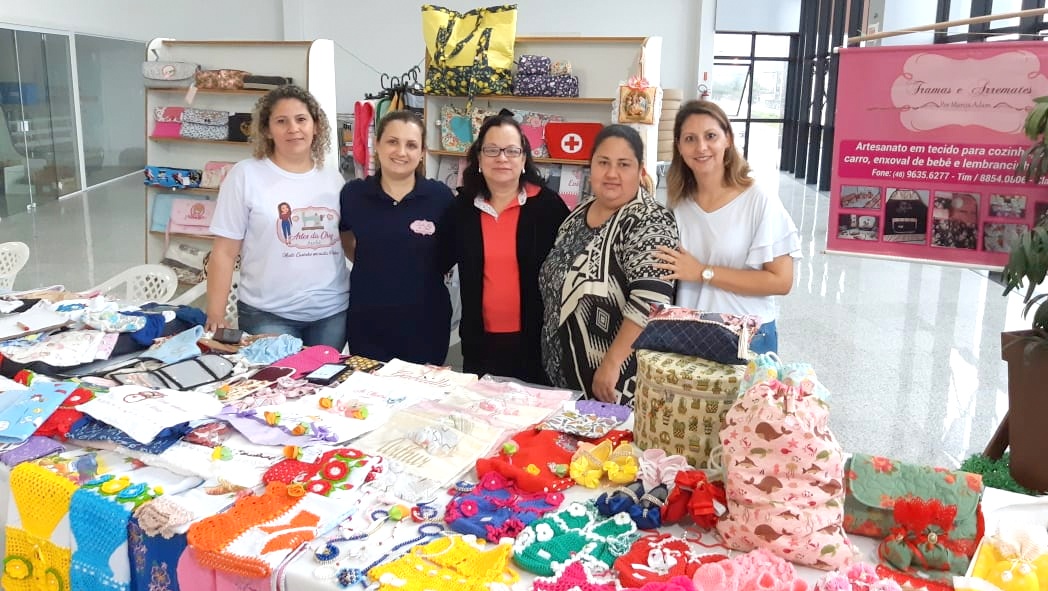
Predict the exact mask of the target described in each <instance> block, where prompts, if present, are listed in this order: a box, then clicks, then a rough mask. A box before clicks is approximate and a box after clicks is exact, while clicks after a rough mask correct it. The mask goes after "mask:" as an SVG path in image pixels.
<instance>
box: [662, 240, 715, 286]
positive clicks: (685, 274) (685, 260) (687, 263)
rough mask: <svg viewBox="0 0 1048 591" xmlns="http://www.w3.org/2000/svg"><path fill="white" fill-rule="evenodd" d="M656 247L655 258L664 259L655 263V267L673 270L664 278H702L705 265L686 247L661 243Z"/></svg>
mask: <svg viewBox="0 0 1048 591" xmlns="http://www.w3.org/2000/svg"><path fill="white" fill-rule="evenodd" d="M655 248H656V251H655V253H654V254H655V258H657V259H659V260H660V261H662V262H661V263H655V268H657V269H668V270H669V271H671V273H670V274H669V275H667V276H665V277H663V279H677V280H679V281H699V280H701V279H702V270H703V268H705V265H703V264H702V263H700V262H699V261H698V259H696V258H695V257H693V256H691V253H689V252H688V251H686V250H684V247H677V248H676V249H673V248H670V247H668V246H663V245H661V244H660V245H658V246H656V247H655Z"/></svg>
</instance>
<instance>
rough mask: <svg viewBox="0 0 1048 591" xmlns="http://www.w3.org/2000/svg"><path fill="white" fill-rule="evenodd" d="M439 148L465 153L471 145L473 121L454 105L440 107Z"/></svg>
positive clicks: (467, 114)
mask: <svg viewBox="0 0 1048 591" xmlns="http://www.w3.org/2000/svg"><path fill="white" fill-rule="evenodd" d="M438 123H439V124H440V146H441V147H442V148H444V149H445V150H447V151H448V152H465V151H466V150H467V149H469V145H470V144H471V143H473V121H472V118H471V117H470V115H469V113H467V112H465V111H463V110H462V109H459V108H458V107H456V106H455V105H450V104H445V105H441V106H440V121H438Z"/></svg>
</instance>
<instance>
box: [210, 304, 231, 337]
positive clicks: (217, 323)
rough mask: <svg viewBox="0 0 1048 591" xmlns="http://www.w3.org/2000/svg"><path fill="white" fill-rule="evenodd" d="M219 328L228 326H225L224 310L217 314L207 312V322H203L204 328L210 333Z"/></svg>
mask: <svg viewBox="0 0 1048 591" xmlns="http://www.w3.org/2000/svg"><path fill="white" fill-rule="evenodd" d="M220 328H228V327H227V326H226V314H225V310H223V311H222V312H221V313H219V314H208V315H207V322H206V323H204V330H205V331H207V332H209V333H211V334H215V331H217V330H218V329H220Z"/></svg>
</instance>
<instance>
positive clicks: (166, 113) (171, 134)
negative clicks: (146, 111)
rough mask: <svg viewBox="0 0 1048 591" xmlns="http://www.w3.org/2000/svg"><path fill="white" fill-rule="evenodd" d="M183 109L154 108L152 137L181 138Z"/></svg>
mask: <svg viewBox="0 0 1048 591" xmlns="http://www.w3.org/2000/svg"><path fill="white" fill-rule="evenodd" d="M184 110H185V109H184V108H183V107H156V108H155V109H153V120H154V121H155V123H154V124H153V133H152V137H158V138H176V137H181V135H180V134H181V131H182V111H184Z"/></svg>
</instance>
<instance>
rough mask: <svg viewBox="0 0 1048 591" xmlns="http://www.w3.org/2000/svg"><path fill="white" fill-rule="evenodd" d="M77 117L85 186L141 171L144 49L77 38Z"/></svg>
mask: <svg viewBox="0 0 1048 591" xmlns="http://www.w3.org/2000/svg"><path fill="white" fill-rule="evenodd" d="M75 42H76V65H77V74H78V76H79V80H78V83H79V88H80V116H81V120H82V121H83V124H84V168H85V169H86V173H87V184H88V186H90V185H96V184H98V183H101V182H103V181H107V180H110V179H114V178H117V177H120V176H123V175H125V174H128V173H131V172H135V171H138V170H141V169H142V168H143V167H145V161H146V154H145V148H144V147H143V138H144V137H145V121H144V120H143V118H142V116H141V115H134V113H135V112H136V111H141V110H142V105H143V104H144V98H143V97H144V92H145V91H144V89H143V88H144V85H143V82H142V76H141V63H142V59H143V56H144V55H145V53H146V47H145V43H142V42H140V41H126V40H123V39H110V38H106V37H94V36H91V35H76V36H75Z"/></svg>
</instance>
